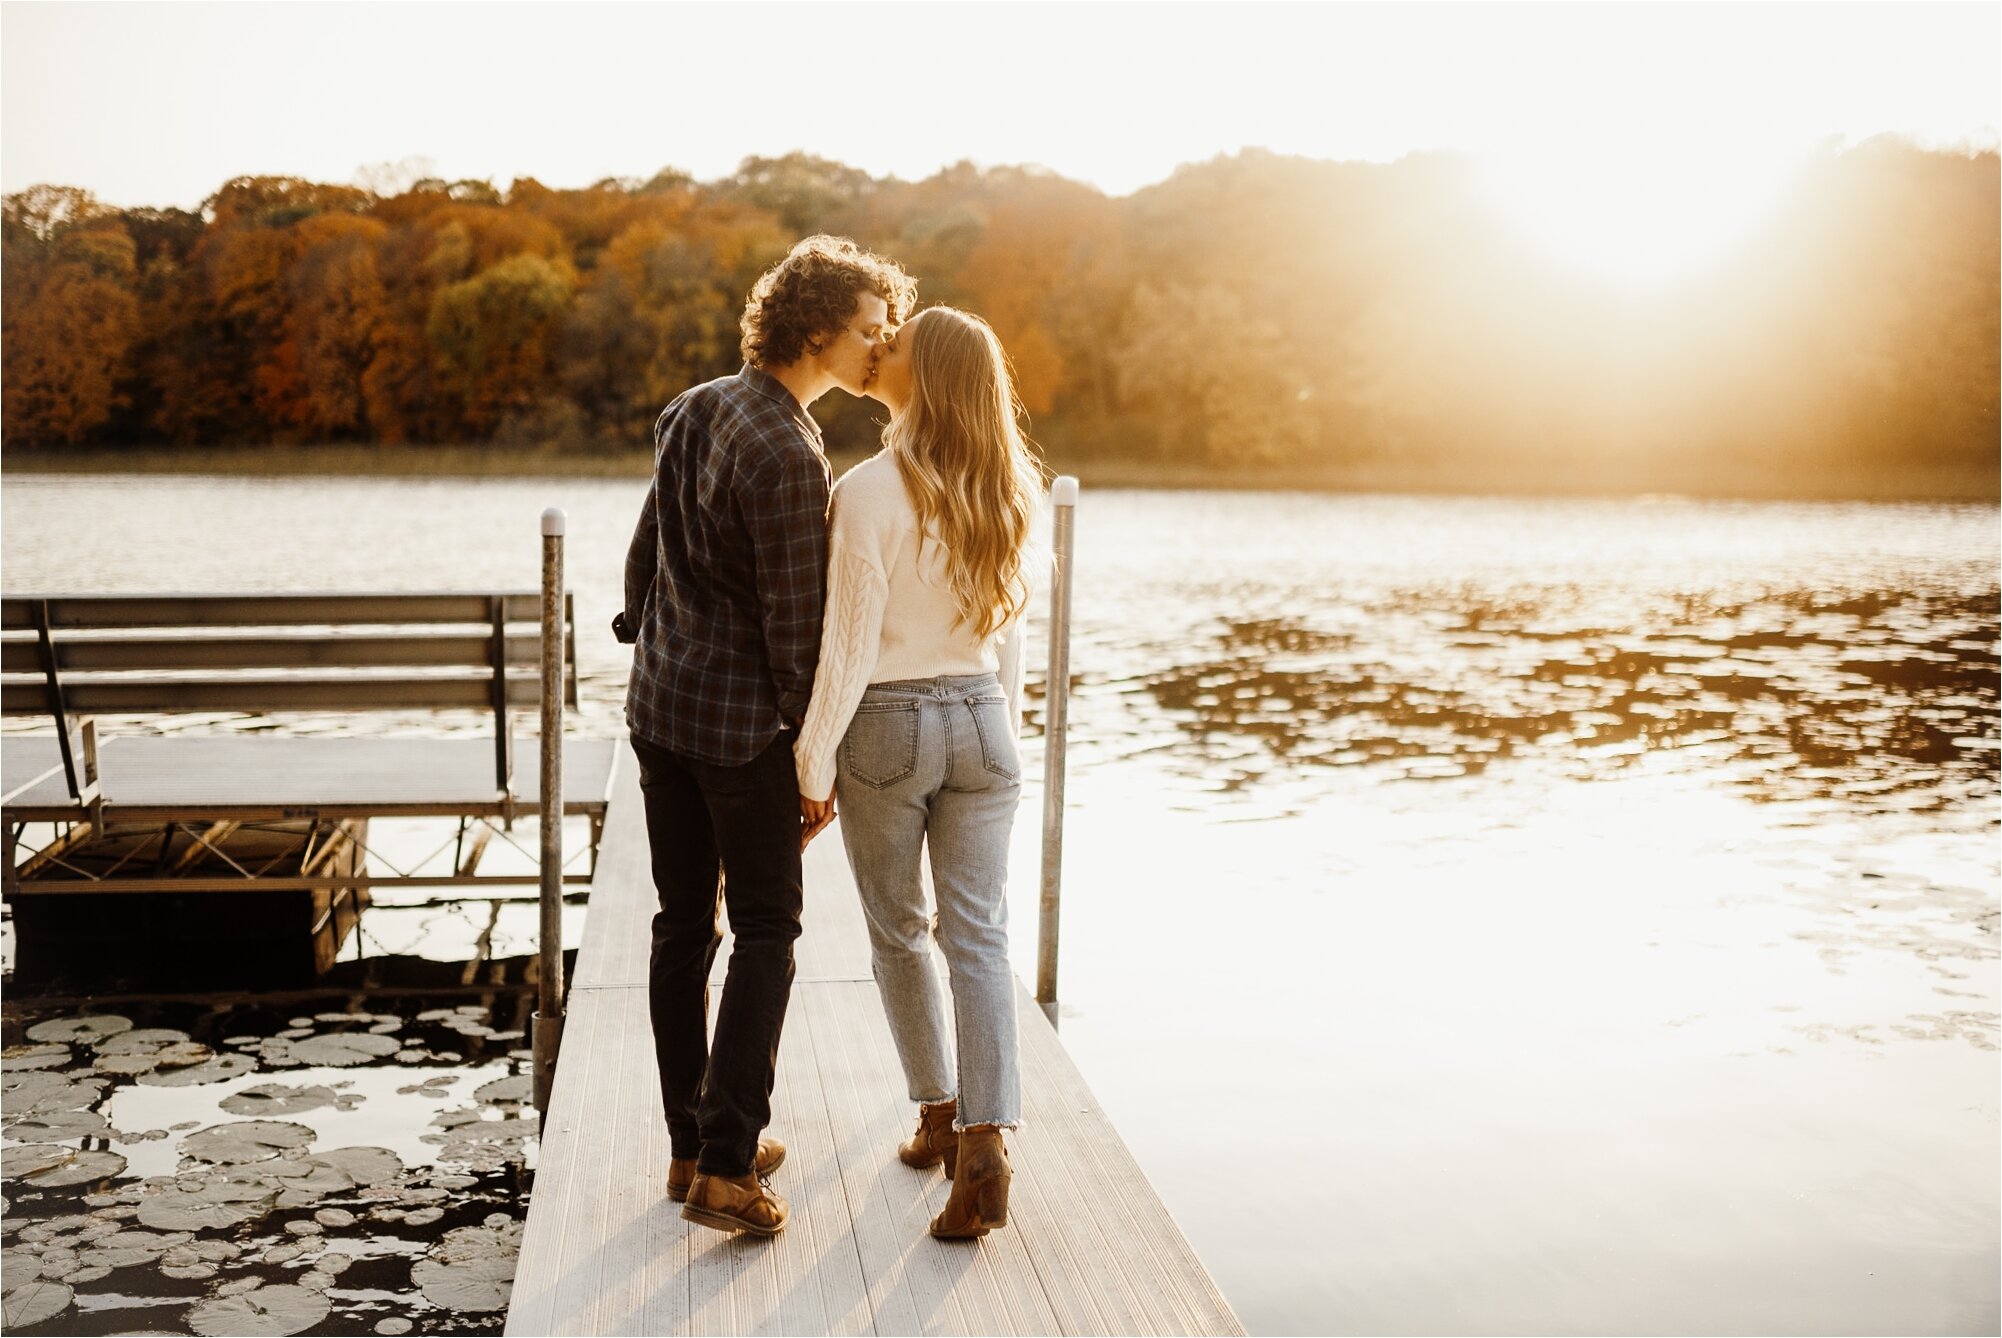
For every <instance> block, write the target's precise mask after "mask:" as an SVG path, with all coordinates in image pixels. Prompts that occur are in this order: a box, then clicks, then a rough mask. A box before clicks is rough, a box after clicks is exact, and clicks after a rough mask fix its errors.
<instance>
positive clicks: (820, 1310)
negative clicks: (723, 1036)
mask: <svg viewBox="0 0 2002 1338" xmlns="http://www.w3.org/2000/svg"><path fill="white" fill-rule="evenodd" d="M617 766H618V774H617V775H616V776H615V778H614V780H613V783H612V802H611V806H610V809H609V811H608V813H607V816H606V826H605V833H604V840H603V845H602V847H601V849H600V852H599V860H598V867H597V877H596V880H595V882H594V884H593V887H592V892H591V903H590V910H589V912H588V916H587V919H586V922H585V929H584V943H583V948H582V950H581V952H580V953H579V956H578V963H577V968H576V972H575V976H574V981H573V984H572V986H571V991H570V997H569V1007H568V1021H567V1023H566V1025H565V1029H564V1036H563V1049H562V1057H561V1059H560V1061H559V1062H558V1064H557V1070H556V1082H555V1087H554V1090H553V1093H552V1096H551V1101H550V1108H549V1112H548V1116H547V1118H546V1119H545V1121H544V1128H543V1133H542V1147H541V1154H540V1163H539V1168H538V1169H537V1171H536V1176H535V1188H534V1193H533V1195H532V1197H531V1199H530V1203H529V1214H528V1225H527V1232H526V1236H525V1238H524V1241H523V1245H522V1251H521V1258H520V1261H519V1264H518V1267H517V1269H516V1273H515V1280H514V1292H513V1300H512V1304H511V1306H510V1309H509V1311H508V1319H507V1332H508V1333H510V1334H766V1333H771V1334H850V1333H854V1334H871V1333H880V1334H1020V1333H1029V1334H1073V1333H1075V1334H1149V1333H1162V1334H1193V1333H1218V1334H1241V1333H1243V1332H1244V1330H1243V1328H1242V1326H1240V1325H1239V1323H1238V1321H1237V1318H1236V1316H1235V1315H1234V1314H1232V1312H1231V1309H1230V1306H1229V1304H1228V1303H1227V1302H1225V1300H1224V1298H1223V1296H1222V1294H1221V1293H1220V1292H1219V1291H1218V1290H1217V1288H1216V1285H1215V1283H1213V1282H1212V1281H1211V1280H1210V1277H1209V1274H1208V1273H1207V1272H1206V1271H1205V1270H1204V1268H1203V1266H1202V1263H1201V1262H1200V1261H1199V1260H1198V1259H1197V1258H1196V1256H1195V1253H1194V1252H1193V1251H1192V1250H1191V1249H1190V1248H1189V1244H1188V1241H1187V1240H1186V1239H1185V1238H1184V1237H1183V1235H1182V1232H1181V1229H1180V1228H1179V1227H1177V1226H1176V1225H1175V1222H1174V1220H1173V1219H1172V1218H1171V1217H1170V1216H1169V1215H1168V1211H1167V1209H1166V1208H1165V1207H1164V1206H1163V1205H1162V1203H1161V1200H1160V1197H1159V1196H1158V1195H1157V1194H1156V1193H1155V1192H1154V1189H1153V1186H1152V1185H1150V1184H1149V1183H1148V1181H1147V1179H1146V1177H1145V1176H1144V1175H1143V1174H1142V1173H1141V1171H1140V1168H1139V1166H1138V1165H1137V1164H1136V1163H1135V1162H1134V1160H1133V1156H1132V1154H1131V1153H1130V1152H1128V1151H1127V1149H1126V1145H1125V1144H1124V1143H1123V1142H1122V1141H1121V1140H1120V1138H1119V1135H1118V1133H1117V1132H1116V1131H1115V1130H1114V1129H1113V1127H1112V1125H1111V1123H1110V1122H1109V1121H1108V1120H1107V1119H1106V1117H1105V1115H1104V1113H1103V1112H1102V1111H1101V1110H1100V1109H1099V1108H1098V1104H1097V1102H1096V1101H1095V1100H1094V1099H1093V1098H1092V1095H1091V1091H1090V1089H1089V1088H1087V1087H1086V1086H1085V1083H1084V1080H1083V1079H1082V1078H1081V1077H1080V1076H1079V1075H1078V1071H1077V1068H1076V1066H1075V1065H1073V1064H1072V1063H1071V1060H1070V1057H1069V1056H1068V1055H1067V1054H1066V1053H1065V1052H1064V1049H1063V1047H1062V1045H1061V1044H1060V1043H1059V1042H1058V1040H1057V1036H1056V1033H1055V1031H1054V1030H1052V1028H1051V1027H1050V1024H1049V1023H1048V1021H1046V1020H1045V1018H1044V1017H1043V1014H1042V1011H1041V1010H1040V1009H1039V1008H1037V1007H1036V1005H1035V1004H1034V1003H1033V1002H1032V1001H1031V999H1030V998H1029V996H1028V995H1027V993H1026V992H1023V993H1021V994H1020V995H1019V997H1018V1011H1019V1013H1020V1018H1021V1049H1022V1084H1023V1101H1024V1109H1023V1118H1024V1127H1023V1128H1022V1129H1021V1130H1020V1131H1019V1132H1018V1133H1016V1134H1012V1135H1010V1137H1009V1152H1010V1158H1011V1161H1012V1164H1013V1167H1014V1171H1015V1179H1014V1185H1013V1193H1012V1197H1011V1200H1010V1204H1009V1225H1008V1227H1007V1228H1006V1229H1004V1230H1001V1231H996V1232H994V1233H992V1234H991V1235H989V1236H988V1237H986V1238H985V1239H984V1240H981V1241H978V1242H952V1241H936V1240H933V1239H932V1238H931V1237H930V1236H928V1235H926V1233H925V1227H926V1224H927V1223H928V1222H929V1221H930V1220H931V1217H932V1215H933V1214H934V1213H936V1212H937V1211H938V1210H939V1209H940V1208H942V1207H943V1206H944V1204H945V1199H946V1194H947V1192H948V1190H949V1185H948V1182H947V1181H946V1180H945V1178H944V1174H943V1172H942V1171H940V1170H939V1169H938V1168H936V1167H934V1168H932V1169H931V1170H928V1171H914V1170H912V1169H910V1168H909V1167H906V1166H904V1165H903V1164H902V1163H900V1162H898V1161H897V1159H896V1156H895V1147H896V1144H897V1142H898V1140H900V1139H902V1138H904V1137H907V1136H908V1135H909V1133H910V1129H911V1122H912V1116H913V1114H914V1108H913V1107H912V1106H911V1105H910V1103H909V1102H907V1101H906V1100H905V1099H904V1083H903V1078H902V1075H901V1071H900V1070H899V1068H898V1064H897V1058H896V1053H895V1051H894V1050H893V1048H892V1046H891V1042H890V1034H889V1030H888V1027H887V1026H886V1024H885V1023H884V1020H883V1010H882V1005H881V1002H880V1001H879V999H878V997H877V993H876V986H875V983H874V981H873V980H872V979H871V977H870V974H869V949H868V942H867V935H866V931H865V929H864V926H863V921H862V914H861V910H860V907H859V905H858V903H857V901H856V894H855V888H854V883H853V881H852V879H851V878H850V875H849V872H848V866H847V860H846V857H845V856H844V854H843V853H842V849H841V838H840V835H839V833H838V831H835V830H832V829H830V830H829V831H828V832H826V833H824V834H823V835H822V836H821V837H820V838H819V839H817V840H816V841H815V842H814V843H813V845H812V847H811V848H810V849H809V851H808V852H807V867H806V915H805V920H806V931H805V934H804V935H803V937H802V938H801V939H800V942H799V947H798V977H797V979H796V982H795V984H794V987H793V995H792V1008H791V1012H790V1014H789V1015H788V1018H787V1022H786V1028H785V1035H784V1039H783V1042H782V1045H781V1048H780V1053H779V1069H778V1083H777V1087H776V1089H775V1091H774V1092H773V1115H772V1132H773V1134H775V1135H776V1136H778V1137H780V1138H782V1139H783V1140H784V1141H785V1143H786V1145H787V1147H788V1149H789V1154H788V1156H787V1159H786V1163H785V1165H784V1166H783V1167H781V1168H780V1169H779V1171H778V1172H777V1174H776V1175H774V1177H773V1187H774V1188H775V1189H776V1190H778V1192H779V1193H781V1194H783V1195H784V1196H785V1197H786V1198H787V1199H788V1200H789V1201H790V1202H791V1204H792V1211H793V1216H792V1222H791V1224H790V1225H789V1226H788V1227H787V1229H786V1230H785V1232H784V1233H783V1234H782V1235H780V1236H779V1237H778V1238H776V1239H775V1240H763V1239H758V1238H754V1237H749V1236H745V1235H737V1236H728V1235H724V1234H723V1233H721V1232H717V1231H712V1230H709V1229H708V1228H705V1227H700V1226H694V1225H692V1224H690V1223H687V1222H684V1221H683V1220H682V1219H681V1216H680V1206H679V1205H678V1204H675V1203H672V1202H670V1201H669V1200H668V1198H667V1196H666V1194H665V1192H664V1188H663V1186H664V1184H665V1181H666V1179H667V1163H668V1143H667V1127H666V1124H665V1121H664V1120H663V1118H662V1115H661V1109H660V1094H659V1086H658V1082H657V1079H656V1076H655V1072H656V1071H655V1065H654V1060H653V1042H652V1034H651V1031H650V1029H649V1024H648V1020H647V990H646V969H647V953H648V942H649V920H650V918H651V916H652V914H653V909H654V898H653V888H652V883H651V880H650V875H649V873H648V867H647V843H646V832H645V816H644V814H643V813H642V811H641V804H640V794H639V785H638V781H637V779H636V777H635V774H634V767H633V762H632V758H631V755H630V753H629V752H628V751H626V750H625V749H623V748H622V749H621V755H620V757H619V759H618V763H617ZM1017 932H1018V933H1019V932H1022V931H1021V930H1020V928H1018V929H1017ZM1031 932H1033V931H1031ZM728 951H729V949H728V945H727V943H726V945H725V947H724V950H723V952H721V953H719V954H718V956H717V968H716V974H715V976H714V978H713V979H712V982H711V987H712V988H715V987H716V986H717V985H719V984H720V982H721V979H722V971H723V969H724V965H725V963H726V961H727V954H728ZM941 972H943V967H941ZM1018 988H1019V987H1018Z"/></svg>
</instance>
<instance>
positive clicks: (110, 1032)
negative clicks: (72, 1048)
mask: <svg viewBox="0 0 2002 1338" xmlns="http://www.w3.org/2000/svg"><path fill="white" fill-rule="evenodd" d="M130 1030H132V1019H131V1018H129V1017H119V1016H118V1015H117V1014H116V1013H91V1014H87V1015H85V1016H83V1017H59V1018H51V1019H50V1020H49V1021H47V1022H37V1023H36V1024H35V1025H34V1026H32V1027H30V1028H28V1039H29V1040H31V1041H60V1042H63V1043H65V1044H75V1045H95V1044H97V1042H98V1041H99V1040H100V1039H102V1038H103V1037H106V1036H116V1035H118V1033H120V1032H122V1031H130Z"/></svg>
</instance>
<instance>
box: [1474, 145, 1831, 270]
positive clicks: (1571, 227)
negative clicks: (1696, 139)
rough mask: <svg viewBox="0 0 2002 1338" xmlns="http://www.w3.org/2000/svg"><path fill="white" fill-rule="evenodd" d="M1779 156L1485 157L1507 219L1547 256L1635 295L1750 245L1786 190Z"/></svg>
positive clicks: (1693, 151)
mask: <svg viewBox="0 0 2002 1338" xmlns="http://www.w3.org/2000/svg"><path fill="white" fill-rule="evenodd" d="M1792 167H1793V163H1791V162H1789V161H1788V160H1787V159H1786V158H1785V157H1783V156H1781V155H1778V154H1764V155H1760V154H1753V153H1747V152H1743V151H1737V152H1733V151H1731V150H1728V149H1716V150H1711V151H1706V150H1701V149H1698V148H1696V147H1695V146H1674V147H1661V148H1651V149H1650V148H1642V147H1639V146H1635V145H1625V146H1620V147H1608V148H1605V149H1602V150H1598V151H1590V152H1587V151H1580V150H1578V149H1576V148H1575V147H1572V148H1567V149H1566V150H1563V151H1555V152H1549V153H1538V154H1495V155H1490V156H1489V157H1488V158H1487V159H1486V170H1485V177H1486V180H1487V184H1488V188H1489V190H1490V191H1491V192H1492V194H1493V196H1494V198H1495V200H1496V201H1497V203H1498V204H1499V205H1500V206H1501V208H1502V209H1503V211H1504V212H1505V213H1506V214H1507V215H1508V216H1509V217H1510V218H1512V219H1514V220H1515V221H1516V222H1517V223H1518V224H1520V225H1521V226H1522V227H1523V228H1524V230H1525V231H1527V232H1528V233H1529V234H1530V235H1531V236H1533V237H1534V238H1535V239H1536V240H1537V241H1538V242H1539V243H1540V244H1541V245H1542V246H1543V247H1544V248H1545V249H1546V250H1548V251H1550V252H1551V253H1552V254H1553V255H1554V256H1556V257H1557V258H1559V259H1561V260H1562V261H1564V262H1566V263H1568V264H1570V265H1574V266H1576V267H1578V268H1579V269H1582V270H1586V271H1589V272H1591V273H1594V274H1597V275H1599V276H1600V277H1602V278H1604V279H1607V280H1609V281H1611V282H1614V283H1617V284H1619V285H1621V286H1623V287H1629V288H1636V289H1639V288H1654V287H1659V286H1661V285H1663V284H1667V283H1672V282H1674V281H1675V280H1678V279H1681V278H1684V277H1687V276H1688V275H1690V274H1693V273H1695V272H1697V271H1698V270H1700V269H1702V268H1703V267H1705V266H1706V265H1708V264H1710V263H1712V262H1714V261H1716V260H1718V259H1719V258H1721V257H1722V256H1723V255H1724V254H1726V253H1727V252H1728V251H1729V250H1730V249H1731V248H1732V247H1733V246H1734V245H1736V244H1737V243H1739V242H1742V241H1744V240H1746V239H1747V238H1748V237H1749V236H1750V234H1751V233H1752V231H1753V230H1754V229H1755V228H1756V227H1757V226H1758V224H1759V222H1760V221H1761V219H1763V218H1764V217H1765V215H1766V214H1767V213H1768V211H1770V210H1771V208H1772V207H1773V205H1774V203H1775V202H1776V201H1777V200H1778V198H1779V196H1780V194H1781V192H1782V191H1783V190H1784V189H1785V187H1786V184H1787V181H1788V179H1789V177H1790V176H1791V171H1792Z"/></svg>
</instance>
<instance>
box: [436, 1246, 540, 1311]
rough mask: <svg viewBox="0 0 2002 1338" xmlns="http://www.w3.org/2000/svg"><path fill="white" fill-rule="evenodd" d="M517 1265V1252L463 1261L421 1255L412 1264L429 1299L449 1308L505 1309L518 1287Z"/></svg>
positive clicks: (473, 1309)
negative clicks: (515, 1279) (511, 1294)
mask: <svg viewBox="0 0 2002 1338" xmlns="http://www.w3.org/2000/svg"><path fill="white" fill-rule="evenodd" d="M514 1267H515V1260H514V1258H513V1256H508V1257H506V1258H498V1257H490V1258H482V1259H468V1260H465V1261H464V1262H461V1263H447V1262H445V1261H444V1260H442V1259H420V1260H418V1261H417V1262H416V1263H415V1264H413V1265H411V1268H410V1280H411V1281H412V1282H415V1283H416V1284H417V1286H418V1287H419V1289H421V1290H422V1291H423V1293H424V1299H425V1300H427V1301H429V1302H430V1303H431V1304H433V1305H435V1306H442V1307H444V1308H445V1309H447V1310H471V1311H485V1310H501V1309H505V1308H506V1306H507V1302H508V1296H509V1294H510V1293H511V1292H512V1291H513V1290H514Z"/></svg>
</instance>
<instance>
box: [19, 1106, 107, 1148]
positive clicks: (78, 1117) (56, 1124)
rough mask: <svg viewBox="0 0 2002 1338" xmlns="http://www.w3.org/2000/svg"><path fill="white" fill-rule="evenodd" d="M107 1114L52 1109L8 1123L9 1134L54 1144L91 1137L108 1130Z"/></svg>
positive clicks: (29, 1141)
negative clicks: (105, 1115)
mask: <svg viewBox="0 0 2002 1338" xmlns="http://www.w3.org/2000/svg"><path fill="white" fill-rule="evenodd" d="M105 1128H106V1123H105V1119H104V1116H102V1115H100V1114H98V1113H97V1112H96V1111H94V1110H52V1111H50V1112H49V1113H48V1114H46V1115H24V1116H22V1117H21V1118H20V1119H18V1120H12V1121H9V1122H8V1124H7V1137H9V1138H13V1139H18V1140H19V1141H21V1142H24V1143H53V1142H61V1141H63V1140H64V1139H68V1138H88V1137H90V1136H91V1135H92V1134H101V1133H103V1132H104V1131H105Z"/></svg>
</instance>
